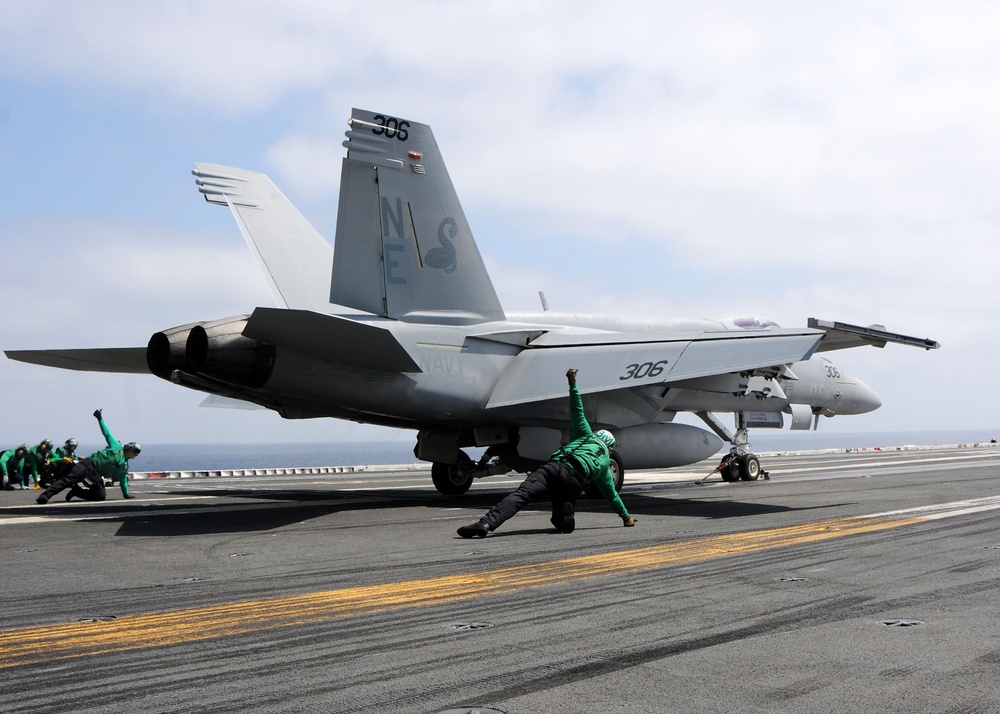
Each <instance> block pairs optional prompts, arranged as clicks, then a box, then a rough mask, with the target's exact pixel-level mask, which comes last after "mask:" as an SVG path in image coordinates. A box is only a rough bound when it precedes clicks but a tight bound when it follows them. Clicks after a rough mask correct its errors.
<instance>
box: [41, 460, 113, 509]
mask: <svg viewBox="0 0 1000 714" xmlns="http://www.w3.org/2000/svg"><path fill="white" fill-rule="evenodd" d="M67 487H69V489H70V494H72V495H73V496H74V497H76V498H82V499H83V500H85V501H103V500H104V499H105V498H106V497H107V492H106V491H105V490H104V479H103V478H101V475H100V474H99V473H97V470H96V469H95V468H94V464H93V463H92V462H91V461H90V459H80V460H79V461H77V462H76V463H75V464H73V468H71V469H70V470H69V471H67V472H66V473H65V474H63V475H62V476H60V477H59V478H58V479H56V480H55V481H54V482H53V483H52V484H51V485H50V486H49V487H48V488H47V489H45V491H44V492H43V493H42V495H43V496H45V498H46V499H51V498H52V497H53V496H55V495H56V494H57V493H59V492H60V491H62V490H63V489H64V488H67Z"/></svg>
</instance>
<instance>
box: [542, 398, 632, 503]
mask: <svg viewBox="0 0 1000 714" xmlns="http://www.w3.org/2000/svg"><path fill="white" fill-rule="evenodd" d="M569 414H570V428H569V442H567V443H566V444H565V445H564V446H562V447H561V448H560V449H559V450H558V451H556V452H555V453H554V454H552V461H561V462H563V463H565V464H567V465H569V467H570V468H572V469H573V470H574V471H576V472H577V473H578V474H580V476H581V477H583V480H584V481H586V482H587V483H592V484H594V485H595V486H597V490H599V491H600V492H601V495H602V496H604V498H605V500H607V502H608V503H609V504H611V507H612V508H614V509H615V512H616V513H617V514H618V515H619V516H621V517H622V518H623V519H625V518H629V512H628V509H627V508H625V504H624V503H622V499H621V497H620V496H619V495H618V491H616V490H615V478H614V476H613V475H612V474H611V452H610V451H608V447H607V445H606V444H605V443H604V442H603V441H601V440H600V439H598V438H597V437H596V436H594V432H593V430H592V429H591V428H590V424H589V423H588V422H587V417H586V415H585V414H584V413H583V397H581V396H580V390H579V389H577V386H576V383H575V382H574V383H573V384H571V385H570V386H569Z"/></svg>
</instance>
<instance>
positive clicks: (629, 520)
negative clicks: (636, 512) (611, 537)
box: [622, 516, 635, 528]
mask: <svg viewBox="0 0 1000 714" xmlns="http://www.w3.org/2000/svg"><path fill="white" fill-rule="evenodd" d="M622 525H624V526H625V527H626V528H631V527H632V526H634V525H635V519H634V518H632V516H629V517H628V518H622Z"/></svg>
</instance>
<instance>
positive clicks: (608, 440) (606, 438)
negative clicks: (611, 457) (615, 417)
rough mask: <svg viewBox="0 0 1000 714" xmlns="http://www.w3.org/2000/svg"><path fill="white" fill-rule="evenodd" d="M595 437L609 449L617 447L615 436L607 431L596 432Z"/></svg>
mask: <svg viewBox="0 0 1000 714" xmlns="http://www.w3.org/2000/svg"><path fill="white" fill-rule="evenodd" d="M594 436H596V437H597V438H598V439H600V440H601V441H603V442H604V445H605V446H607V447H608V448H609V449H610V448H611V447H612V446H614V445H615V436H614V434H612V433H611V432H610V431H608V430H607V429H601V430H600V431H598V432H595V433H594Z"/></svg>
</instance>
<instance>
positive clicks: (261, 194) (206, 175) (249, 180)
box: [191, 164, 333, 311]
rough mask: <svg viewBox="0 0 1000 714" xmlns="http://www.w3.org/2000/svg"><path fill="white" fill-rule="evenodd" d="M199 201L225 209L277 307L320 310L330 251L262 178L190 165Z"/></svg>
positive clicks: (325, 302)
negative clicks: (235, 225) (262, 275)
mask: <svg viewBox="0 0 1000 714" xmlns="http://www.w3.org/2000/svg"><path fill="white" fill-rule="evenodd" d="M191 173H193V174H194V175H195V176H197V180H196V181H195V183H196V184H197V185H198V190H199V191H200V192H201V193H202V195H204V196H205V200H206V201H208V202H209V203H214V204H217V205H221V206H228V207H229V208H230V210H232V212H233V217H234V218H235V219H236V223H237V224H238V225H239V227H240V232H241V233H242V234H243V237H244V238H245V239H246V242H247V245H249V246H250V250H251V251H252V252H253V256H254V258H255V259H256V261H257V265H258V266H259V267H260V269H261V272H263V273H264V276H265V278H266V279H267V284H268V287H269V288H270V289H271V295H272V296H273V297H274V300H275V302H276V303H277V304H278V305H281V306H284V307H288V308H293V309H303V310H320V311H324V310H326V309H327V306H328V305H329V299H330V266H331V265H333V247H332V246H331V245H330V244H329V243H327V242H326V240H324V239H323V236H321V235H320V234H319V232H318V231H317V230H316V229H315V228H313V227H312V225H311V224H310V223H309V221H307V220H306V219H305V217H304V216H303V215H302V214H301V213H299V211H298V209H297V208H295V206H293V205H292V203H291V202H290V201H289V200H288V199H287V198H285V196H284V194H282V193H281V191H279V190H278V187H277V186H275V185H274V184H273V183H272V182H271V179H269V178H268V177H267V176H266V175H265V174H262V173H257V172H256V171H247V170H246V169H237V168H233V167H231V166H216V165H214V164H195V169H194V171H192V172H191Z"/></svg>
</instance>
